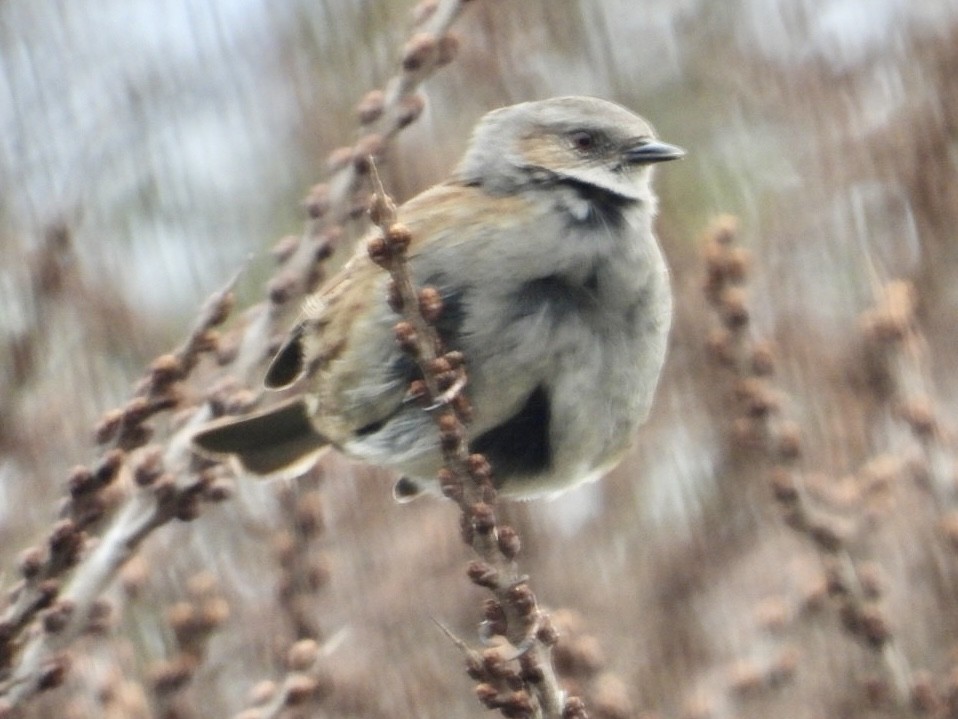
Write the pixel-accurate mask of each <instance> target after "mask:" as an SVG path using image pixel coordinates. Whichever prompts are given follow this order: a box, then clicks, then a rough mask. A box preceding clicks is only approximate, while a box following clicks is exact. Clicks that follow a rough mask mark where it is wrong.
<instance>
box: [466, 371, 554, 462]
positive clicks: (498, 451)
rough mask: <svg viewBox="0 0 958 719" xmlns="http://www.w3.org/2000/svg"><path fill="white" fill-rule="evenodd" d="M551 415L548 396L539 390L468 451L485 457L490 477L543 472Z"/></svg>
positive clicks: (549, 457)
mask: <svg viewBox="0 0 958 719" xmlns="http://www.w3.org/2000/svg"><path fill="white" fill-rule="evenodd" d="M551 414H552V408H551V404H550V401H549V395H548V392H547V391H546V390H545V388H544V387H542V386H539V387H537V388H536V389H535V390H533V392H532V394H530V395H529V397H528V398H527V399H526V402H525V404H524V405H523V406H522V408H521V409H520V410H519V411H518V412H517V413H516V414H515V415H513V416H512V417H511V418H509V419H507V420H506V421H505V422H503V423H502V424H500V425H498V426H496V427H493V428H492V429H490V430H488V431H487V432H484V433H483V434H482V435H480V436H479V437H478V438H477V439H476V440H475V441H474V442H473V443H472V450H473V451H474V452H479V453H481V454H484V455H485V456H486V459H488V460H489V462H490V464H491V465H492V473H493V476H494V477H495V476H499V477H508V476H510V475H514V474H518V475H535V474H539V473H541V472H545V471H546V470H548V469H549V467H550V466H551V465H552V446H551V444H550V442H549V422H550V419H551Z"/></svg>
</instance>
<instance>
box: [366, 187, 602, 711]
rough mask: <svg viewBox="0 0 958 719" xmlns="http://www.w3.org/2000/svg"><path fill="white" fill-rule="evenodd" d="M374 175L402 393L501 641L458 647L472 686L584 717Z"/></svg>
mask: <svg viewBox="0 0 958 719" xmlns="http://www.w3.org/2000/svg"><path fill="white" fill-rule="evenodd" d="M373 179H374V182H375V183H376V186H375V192H374V195H373V200H372V204H371V209H370V215H371V217H372V220H373V222H374V223H375V224H376V225H377V226H378V227H379V229H380V234H378V235H376V236H375V237H374V238H373V239H372V240H370V241H369V244H368V251H369V255H370V257H371V259H372V260H373V261H374V262H375V263H376V264H378V265H379V266H381V267H382V268H384V269H385V270H386V271H387V272H389V274H390V277H391V278H392V283H391V286H390V292H389V302H390V305H391V306H392V308H393V309H394V310H395V311H396V312H397V313H399V314H401V316H402V319H401V320H400V321H399V322H398V323H397V324H396V326H395V335H396V340H397V342H398V343H399V345H400V347H401V348H402V349H403V350H404V351H405V352H407V353H408V354H409V355H410V356H411V357H413V358H414V359H415V360H416V362H417V364H418V366H419V369H420V371H421V373H422V377H423V379H422V380H416V381H414V382H413V383H412V385H411V386H410V390H409V391H410V396H411V397H413V398H415V399H416V400H418V401H419V402H420V403H422V404H423V405H425V410H426V411H428V412H430V413H431V415H432V416H433V418H434V420H435V422H436V425H437V427H438V430H439V438H440V444H441V448H442V455H443V459H444V461H445V465H444V467H443V468H442V469H441V470H440V472H439V482H440V486H441V488H442V492H443V494H444V495H445V496H446V497H448V498H449V499H452V500H453V501H455V502H456V504H457V505H458V506H459V510H460V529H461V532H462V538H463V540H464V541H465V542H466V544H468V545H469V546H470V547H472V549H473V550H474V551H475V552H476V554H477V555H478V557H479V559H478V561H473V562H471V563H470V565H469V568H468V575H469V578H470V579H471V580H472V581H473V583H474V584H476V585H478V586H481V587H484V588H486V589H488V590H489V591H490V592H491V593H492V595H493V598H492V599H490V600H488V601H487V603H486V606H485V616H486V624H485V626H486V629H487V631H488V634H489V635H490V636H491V637H498V638H499V639H500V643H499V645H497V646H490V647H489V648H487V649H485V650H484V651H483V652H481V653H477V652H472V651H469V652H467V665H468V672H469V675H470V676H471V677H472V678H473V679H475V680H477V681H478V682H479V684H478V686H477V687H476V693H477V695H478V696H479V699H480V701H481V702H482V703H483V704H484V705H485V706H486V707H488V708H490V709H499V710H500V711H501V712H502V714H503V715H504V716H507V717H547V718H549V719H558V718H559V717H565V718H566V719H571V717H584V716H585V709H584V707H583V706H582V704H581V701H580V700H578V699H577V698H575V697H572V698H567V697H566V696H565V694H564V692H563V690H562V688H561V687H560V685H559V680H558V677H557V675H556V672H555V668H554V667H553V664H552V656H551V655H552V647H553V646H554V645H555V643H556V641H557V638H558V637H557V634H556V632H555V630H554V629H553V627H552V624H551V621H550V620H549V618H548V615H547V614H546V613H545V612H544V611H543V610H542V609H541V608H540V607H539V606H538V604H537V602H536V598H535V595H534V594H533V592H532V589H531V587H530V583H529V579H528V577H526V576H524V575H522V574H520V572H519V568H518V565H517V563H516V555H517V554H518V552H519V548H520V541H519V537H518V534H517V533H516V531H515V530H514V529H513V528H512V527H509V526H505V525H500V524H499V522H498V520H497V517H496V490H495V487H494V485H493V482H492V472H493V469H492V468H491V467H490V466H489V463H488V462H487V461H486V459H485V457H483V456H482V455H479V454H470V452H469V449H468V445H467V440H466V429H465V423H466V422H467V421H468V419H469V415H470V412H471V409H470V405H469V402H468V400H467V398H466V396H465V395H464V394H463V390H464V388H465V386H466V363H467V362H468V358H464V357H463V356H462V354H461V353H459V352H456V351H452V352H448V351H446V350H445V348H444V347H443V343H442V339H441V338H440V337H439V334H438V332H437V331H436V328H435V325H434V322H435V321H436V320H437V319H438V318H439V316H440V315H441V313H442V298H441V296H440V294H439V292H438V291H437V290H436V288H434V287H423V288H422V289H418V290H417V288H416V287H415V286H414V284H413V281H412V277H411V274H410V270H409V266H408V261H407V248H408V247H409V245H410V243H411V242H412V241H413V238H412V234H411V232H410V230H409V228H407V227H406V226H405V225H402V224H401V223H399V222H397V220H396V206H395V204H394V203H393V201H392V200H391V199H390V198H389V196H388V195H386V193H385V191H384V190H383V187H382V184H381V183H380V182H379V177H378V175H377V174H376V173H375V171H374V174H373Z"/></svg>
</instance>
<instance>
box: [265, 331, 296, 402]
mask: <svg viewBox="0 0 958 719" xmlns="http://www.w3.org/2000/svg"><path fill="white" fill-rule="evenodd" d="M302 339H303V325H302V324H299V325H297V326H296V327H295V328H294V329H293V332H292V334H291V335H290V337H289V339H288V340H286V343H285V344H284V345H283V346H282V347H281V348H280V350H279V352H278V353H277V354H276V356H275V357H274V358H273V361H272V362H270V363H269V368H268V369H267V370H266V380H265V384H266V386H267V387H269V388H270V389H279V388H281V387H288V386H289V385H291V384H292V383H293V382H295V381H296V380H297V379H298V378H299V376H300V375H301V374H302V373H303V363H304V360H305V357H304V356H303V344H302Z"/></svg>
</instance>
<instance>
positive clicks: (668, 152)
mask: <svg viewBox="0 0 958 719" xmlns="http://www.w3.org/2000/svg"><path fill="white" fill-rule="evenodd" d="M622 156H623V158H625V161H626V162H628V163H630V164H633V165H649V164H651V163H653V162H665V161H666V160H678V159H679V158H680V157H684V156H685V150H683V149H682V148H681V147H676V146H675V145H670V144H669V143H667V142H662V141H661V140H645V141H643V142H639V143H636V144H635V145H632V146H631V147H628V148H626V149H625V152H623V153H622Z"/></svg>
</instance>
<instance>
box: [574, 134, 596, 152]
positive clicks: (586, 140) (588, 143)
mask: <svg viewBox="0 0 958 719" xmlns="http://www.w3.org/2000/svg"><path fill="white" fill-rule="evenodd" d="M569 139H570V140H572V146H573V147H574V148H575V149H576V150H579V151H580V152H588V151H589V150H592V149H593V148H594V147H595V146H596V145H597V144H598V142H597V141H596V137H595V135H593V134H592V133H591V132H589V131H587V130H576V131H575V132H573V133H572V134H571V135H569Z"/></svg>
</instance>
